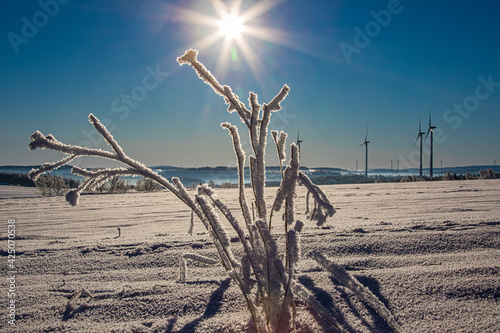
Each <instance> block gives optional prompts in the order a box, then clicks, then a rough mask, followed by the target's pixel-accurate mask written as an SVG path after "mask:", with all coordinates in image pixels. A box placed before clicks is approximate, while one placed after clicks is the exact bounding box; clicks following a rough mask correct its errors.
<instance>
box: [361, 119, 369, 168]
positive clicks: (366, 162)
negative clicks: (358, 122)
mask: <svg viewBox="0 0 500 333" xmlns="http://www.w3.org/2000/svg"><path fill="white" fill-rule="evenodd" d="M369 143H370V141H368V126H366V134H365V141H364V142H363V143H362V144H360V145H359V147H361V146H362V145H365V149H366V150H365V177H368V144H369Z"/></svg>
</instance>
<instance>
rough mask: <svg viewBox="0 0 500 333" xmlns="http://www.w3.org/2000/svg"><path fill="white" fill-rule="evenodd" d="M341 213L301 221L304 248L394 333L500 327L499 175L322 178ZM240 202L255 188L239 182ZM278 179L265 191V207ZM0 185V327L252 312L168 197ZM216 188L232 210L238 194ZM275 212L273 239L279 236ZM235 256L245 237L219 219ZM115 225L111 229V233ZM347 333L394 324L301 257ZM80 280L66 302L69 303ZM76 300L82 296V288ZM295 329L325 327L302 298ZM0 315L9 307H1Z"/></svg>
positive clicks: (196, 325) (209, 324) (236, 322)
mask: <svg viewBox="0 0 500 333" xmlns="http://www.w3.org/2000/svg"><path fill="white" fill-rule="evenodd" d="M322 188H323V190H325V192H326V193H327V196H328V198H329V199H330V202H332V204H333V205H334V206H335V207H336V208H337V213H336V214H335V215H334V216H333V218H329V219H328V220H327V223H326V226H323V227H317V226H316V225H315V223H312V222H310V221H306V219H305V216H304V214H303V212H304V211H305V194H306V193H305V190H304V188H303V186H301V187H299V188H298V189H299V190H298V196H297V205H296V213H297V215H296V217H297V218H298V219H301V220H303V221H305V227H304V230H303V232H302V239H301V244H302V251H301V252H302V253H303V254H306V253H307V252H309V251H310V250H313V249H317V250H320V251H323V253H325V254H326V255H327V256H329V257H330V258H332V259H334V260H335V261H336V262H337V263H338V264H340V265H342V266H343V267H344V268H346V269H347V270H348V271H349V272H350V273H351V274H354V275H355V276H356V277H357V278H358V280H359V281H360V282H361V283H362V284H363V285H364V286H366V287H368V288H369V289H370V290H371V291H372V292H373V293H374V294H375V295H377V296H378V297H379V298H380V300H381V301H382V302H383V303H384V304H385V305H386V306H387V308H388V309H389V310H390V311H391V312H392V313H393V314H394V316H395V318H396V320H397V321H398V323H399V325H400V327H401V328H402V331H403V332H499V331H500V304H499V303H498V298H499V296H500V274H499V273H500V180H472V181H448V182H445V181H440V182H420V183H385V184H360V185H358V184H353V185H331V186H322ZM247 190H248V193H247V196H248V197H249V198H250V197H251V195H252V193H251V189H247ZM276 190H277V188H266V195H267V196H268V201H267V204H268V209H270V205H271V204H272V200H271V198H272V197H274V195H275V193H276ZM8 191H12V189H8V188H7V187H4V186H2V187H0V212H1V216H2V221H3V222H2V225H3V227H2V232H1V235H2V237H1V244H2V245H1V249H2V252H1V256H0V258H1V259H2V264H1V265H0V275H1V276H2V279H1V283H0V287H1V297H0V300H2V306H1V307H0V312H2V316H1V317H0V318H1V320H0V331H2V332H10V331H12V332H241V331H245V330H246V329H247V327H248V323H249V320H250V315H249V313H248V312H247V310H246V306H245V303H244V300H243V297H242V296H241V293H240V291H239V289H238V287H237V286H236V285H235V284H234V283H233V282H232V281H231V280H230V279H229V277H228V275H227V274H226V273H225V271H224V269H223V268H222V267H221V266H220V265H215V266H208V265H204V264H201V263H194V262H190V261H188V264H187V267H188V271H187V280H186V282H185V283H180V282H177V278H178V273H179V262H180V259H181V256H182V254H184V253H196V254H199V255H203V256H206V257H210V258H217V256H216V250H215V248H214V246H213V244H212V241H211V239H210V237H209V236H208V234H207V233H206V231H205V230H204V228H203V225H202V224H201V222H200V221H195V228H194V233H193V235H192V236H190V235H189V234H188V230H189V225H190V216H191V213H190V210H189V209H188V208H187V206H185V205H183V204H182V203H180V202H179V200H178V199H177V198H176V197H174V195H172V194H171V193H169V192H155V193H135V192H132V193H126V194H99V195H97V194H85V193H84V194H83V195H82V197H81V198H80V204H79V206H77V207H71V206H69V205H68V204H67V203H66V202H65V200H64V197H36V196H35V197H34V196H33V195H32V194H33V193H32V192H27V193H28V195H26V196H25V197H21V198H20V197H19V196H22V193H21V194H19V192H20V191H19V190H16V191H12V192H15V194H16V195H15V197H13V195H9V193H8ZM217 193H218V195H219V196H220V197H221V199H222V200H223V201H224V202H225V203H226V204H227V205H228V207H229V208H230V209H232V211H233V212H234V213H235V215H236V216H237V217H238V218H240V219H241V221H242V223H243V220H242V216H241V213H240V214H238V212H239V207H238V191H237V190H236V189H224V190H218V191H217ZM280 215H281V214H275V215H274V216H275V218H273V234H275V235H278V234H279V235H281V236H280V237H279V240H280V244H281V246H282V245H283V240H284V238H283V236H282V235H283V230H284V229H283V228H284V226H283V225H282V224H283V223H282V222H281V220H280V219H279V218H278V216H280ZM8 219H15V220H16V222H15V225H16V240H15V241H16V243H15V244H16V248H15V249H16V252H17V255H16V261H15V264H16V269H17V274H16V298H15V299H16V325H15V326H11V325H9V324H8V323H7V316H6V311H7V310H6V306H7V303H6V302H7V298H6V295H7V291H6V289H7V282H6V279H5V276H6V275H7V271H8V269H7V265H6V263H7V253H6V249H7V237H6V231H7V220H8ZM223 223H225V225H226V230H227V231H228V233H229V237H231V238H232V247H233V248H234V249H235V253H236V254H237V255H238V254H239V253H241V242H238V241H236V233H234V232H233V230H232V229H230V226H229V224H228V223H227V221H223ZM118 228H120V237H118ZM296 276H297V278H298V281H300V282H301V283H302V284H303V285H304V286H305V287H306V288H307V289H308V290H309V291H310V292H311V293H312V294H313V295H315V296H316V298H317V299H318V300H319V301H320V302H321V303H322V304H323V305H324V306H325V307H326V308H327V309H329V310H330V311H331V313H332V314H333V315H334V316H335V317H336V318H337V320H338V321H339V322H340V324H341V325H342V326H343V328H344V330H345V331H347V332H391V330H390V328H389V327H388V325H387V324H385V323H384V322H383V320H382V319H381V318H380V317H379V316H378V315H377V314H376V312H375V311H373V309H371V308H370V307H369V306H367V305H366V304H364V303H363V302H361V301H360V300H359V299H358V298H357V297H356V296H355V295H354V294H353V293H352V292H351V291H349V290H348V289H346V288H344V287H343V286H342V285H340V284H339V282H338V281H336V280H335V279H333V278H332V277H331V276H330V275H329V274H328V273H327V272H325V271H324V270H323V269H321V268H320V267H319V266H318V264H317V263H316V262H314V261H312V260H310V259H307V258H305V256H304V257H303V258H302V259H301V261H300V264H299V266H298V269H297V274H296ZM82 289H84V290H85V291H87V292H88V293H89V294H90V295H91V297H89V296H88V295H87V297H81V298H79V299H76V300H74V301H73V302H72V307H70V308H69V309H67V304H68V300H69V299H70V298H71V297H72V296H73V295H74V294H75V293H77V292H78V291H80V290H82ZM82 296H85V293H83V295H82ZM297 310H298V321H299V325H298V330H297V331H298V332H333V331H334V330H333V328H332V327H331V326H329V324H328V323H327V322H326V321H324V320H322V319H321V318H319V317H318V316H316V315H315V314H314V312H313V311H311V310H310V309H309V308H308V307H307V306H306V305H305V303H301V302H299V304H298V307H297ZM4 312H5V313H4Z"/></svg>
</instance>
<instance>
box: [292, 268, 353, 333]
mask: <svg viewBox="0 0 500 333" xmlns="http://www.w3.org/2000/svg"><path fill="white" fill-rule="evenodd" d="M298 280H299V282H300V283H301V284H302V285H303V286H304V287H306V288H307V289H308V290H309V291H310V292H311V293H313V295H314V297H315V298H316V299H317V300H318V301H319V302H320V303H321V304H322V305H323V306H324V307H325V308H326V309H327V310H328V311H330V313H331V314H332V316H333V317H334V318H335V319H337V322H338V323H339V325H340V327H343V328H344V330H346V331H347V332H351V333H355V332H356V330H355V329H354V328H353V327H352V326H351V325H349V323H348V322H347V321H346V319H345V316H344V315H343V314H342V312H340V311H339V309H338V308H337V307H336V306H335V304H334V301H333V298H332V296H330V294H329V293H328V292H326V291H324V290H323V289H321V288H318V287H316V286H315V284H314V282H313V280H311V278H309V277H308V276H306V275H302V276H300V277H299V279H298ZM338 291H339V292H341V293H342V294H345V293H343V292H342V291H341V290H338ZM341 296H342V298H343V299H345V298H346V296H347V295H345V296H344V295H341ZM312 314H313V316H314V317H315V319H316V321H317V322H318V323H320V325H321V326H322V327H323V331H324V332H329V331H331V330H332V329H333V327H332V325H331V324H330V323H328V322H326V321H325V320H323V318H322V317H321V316H320V315H319V314H317V313H316V312H315V311H314V312H313V313H312Z"/></svg>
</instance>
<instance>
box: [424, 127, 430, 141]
mask: <svg viewBox="0 0 500 333" xmlns="http://www.w3.org/2000/svg"><path fill="white" fill-rule="evenodd" d="M431 131H432V129H431V128H429V130H428V131H427V134H426V135H425V139H424V141H427V137H428V136H429V133H430V132H431Z"/></svg>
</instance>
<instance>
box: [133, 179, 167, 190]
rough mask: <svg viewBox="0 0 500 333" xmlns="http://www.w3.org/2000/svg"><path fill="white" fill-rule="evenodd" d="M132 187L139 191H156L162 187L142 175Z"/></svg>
mask: <svg viewBox="0 0 500 333" xmlns="http://www.w3.org/2000/svg"><path fill="white" fill-rule="evenodd" d="M134 189H135V190H136V191H141V192H156V191H161V189H162V187H161V185H160V184H158V183H157V182H155V181H154V180H152V179H149V178H147V177H142V178H141V179H139V180H138V181H137V183H135V185H134Z"/></svg>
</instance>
